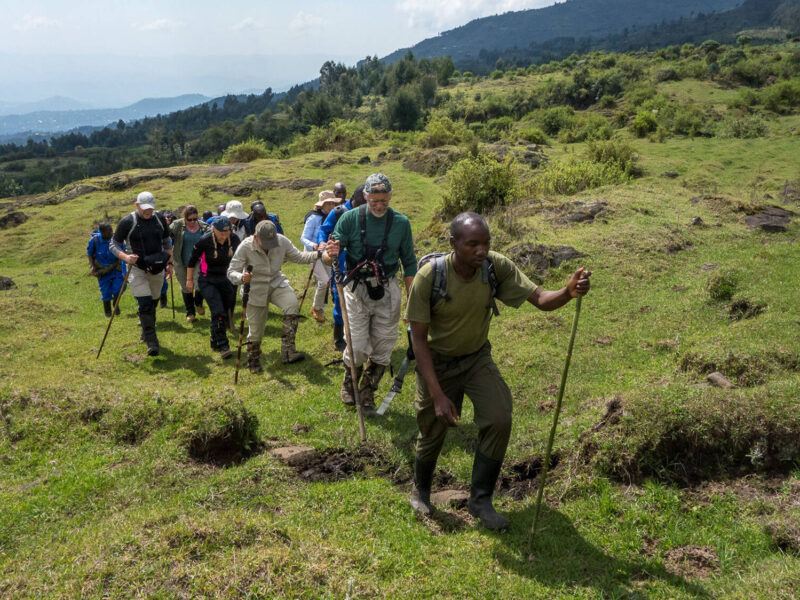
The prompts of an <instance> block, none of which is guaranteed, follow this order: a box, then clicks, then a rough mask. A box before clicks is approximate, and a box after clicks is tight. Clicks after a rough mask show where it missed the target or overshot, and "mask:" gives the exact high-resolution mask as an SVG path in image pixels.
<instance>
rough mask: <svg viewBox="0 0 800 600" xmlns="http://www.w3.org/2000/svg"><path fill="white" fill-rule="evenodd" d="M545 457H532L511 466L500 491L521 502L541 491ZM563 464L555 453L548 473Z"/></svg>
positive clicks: (551, 457) (502, 478) (503, 479)
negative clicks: (541, 476) (540, 483)
mask: <svg viewBox="0 0 800 600" xmlns="http://www.w3.org/2000/svg"><path fill="white" fill-rule="evenodd" d="M543 458H544V457H541V456H531V457H528V458H526V459H523V460H521V461H519V462H516V463H514V464H513V465H511V468H510V469H509V471H510V473H509V474H508V475H506V476H503V477H501V479H500V484H499V490H500V491H501V492H503V493H505V494H507V495H508V496H511V497H512V498H514V499H515V500H521V499H522V498H525V497H526V496H531V495H533V494H535V493H537V491H538V489H539V475H541V473H542V465H543V464H544V460H543ZM560 462H561V456H560V455H559V454H558V453H557V452H554V453H553V454H551V455H550V467H549V468H548V470H547V471H548V473H550V472H552V470H553V469H555V468H556V467H557V466H558V464H559V463H560Z"/></svg>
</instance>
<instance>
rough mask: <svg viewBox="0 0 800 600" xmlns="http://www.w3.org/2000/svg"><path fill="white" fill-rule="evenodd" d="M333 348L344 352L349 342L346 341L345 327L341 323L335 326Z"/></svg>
mask: <svg viewBox="0 0 800 600" xmlns="http://www.w3.org/2000/svg"><path fill="white" fill-rule="evenodd" d="M333 346H334V348H336V351H337V352H344V350H345V348H347V342H346V341H345V339H344V325H342V324H341V323H334V324H333Z"/></svg>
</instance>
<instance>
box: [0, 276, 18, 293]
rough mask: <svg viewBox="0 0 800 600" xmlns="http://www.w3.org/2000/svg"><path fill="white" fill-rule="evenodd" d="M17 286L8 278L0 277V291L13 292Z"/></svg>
mask: <svg viewBox="0 0 800 600" xmlns="http://www.w3.org/2000/svg"><path fill="white" fill-rule="evenodd" d="M16 287H17V284H16V283H14V281H13V280H12V279H11V278H10V277H3V276H2V275H0V290H13V289H15V288H16Z"/></svg>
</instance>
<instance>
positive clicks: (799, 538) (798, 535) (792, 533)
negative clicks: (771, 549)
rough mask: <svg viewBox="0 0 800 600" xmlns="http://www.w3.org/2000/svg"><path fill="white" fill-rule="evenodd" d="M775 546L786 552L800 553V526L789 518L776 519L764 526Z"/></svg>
mask: <svg viewBox="0 0 800 600" xmlns="http://www.w3.org/2000/svg"><path fill="white" fill-rule="evenodd" d="M764 529H765V530H766V532H767V535H769V537H770V539H771V540H772V544H773V546H775V548H776V549H777V550H780V551H781V552H785V553H786V554H796V555H800V526H798V524H797V523H795V522H794V521H790V520H788V519H776V520H774V521H770V522H769V523H767V525H766V527H765V528H764Z"/></svg>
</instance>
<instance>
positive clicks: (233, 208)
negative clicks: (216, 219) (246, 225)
mask: <svg viewBox="0 0 800 600" xmlns="http://www.w3.org/2000/svg"><path fill="white" fill-rule="evenodd" d="M222 216H223V217H228V218H229V219H230V218H231V217H234V218H236V219H246V218H247V213H246V212H244V209H242V203H241V202H239V201H238V200H231V201H230V202H228V203H227V204H226V205H225V211H224V212H223V213H222Z"/></svg>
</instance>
